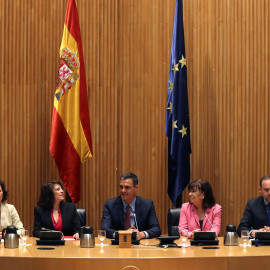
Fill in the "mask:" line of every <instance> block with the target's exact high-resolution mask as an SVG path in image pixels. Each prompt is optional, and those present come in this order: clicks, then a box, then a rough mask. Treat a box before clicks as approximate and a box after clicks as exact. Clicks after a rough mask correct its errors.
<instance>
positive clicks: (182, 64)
mask: <svg viewBox="0 0 270 270" xmlns="http://www.w3.org/2000/svg"><path fill="white" fill-rule="evenodd" d="M179 63H180V64H181V68H182V67H183V66H187V59H186V58H185V57H184V55H182V58H181V60H179Z"/></svg>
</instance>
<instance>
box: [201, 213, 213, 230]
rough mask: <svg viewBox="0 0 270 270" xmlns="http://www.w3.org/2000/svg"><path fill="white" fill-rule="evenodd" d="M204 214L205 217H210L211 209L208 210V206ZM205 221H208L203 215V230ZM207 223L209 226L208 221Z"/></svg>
mask: <svg viewBox="0 0 270 270" xmlns="http://www.w3.org/2000/svg"><path fill="white" fill-rule="evenodd" d="M205 214H206V215H207V217H208V218H209V219H210V214H211V211H210V209H209V208H207V209H206V210H205ZM207 222H208V223H209V221H208V219H207V218H206V217H205V216H204V217H203V226H202V229H203V230H204V227H205V225H206V223H207ZM209 225H210V226H211V224H210V223H209ZM211 227H212V226H211Z"/></svg>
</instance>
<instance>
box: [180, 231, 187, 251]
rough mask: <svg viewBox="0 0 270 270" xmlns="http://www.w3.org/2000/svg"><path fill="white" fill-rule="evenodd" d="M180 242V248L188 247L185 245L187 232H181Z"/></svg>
mask: <svg viewBox="0 0 270 270" xmlns="http://www.w3.org/2000/svg"><path fill="white" fill-rule="evenodd" d="M181 240H182V242H183V245H182V247H188V246H187V245H186V240H187V232H183V231H181Z"/></svg>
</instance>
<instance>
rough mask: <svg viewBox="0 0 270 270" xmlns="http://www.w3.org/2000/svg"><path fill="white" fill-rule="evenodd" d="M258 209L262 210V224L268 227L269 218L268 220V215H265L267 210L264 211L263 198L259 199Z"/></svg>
mask: <svg viewBox="0 0 270 270" xmlns="http://www.w3.org/2000/svg"><path fill="white" fill-rule="evenodd" d="M259 203H260V207H258V209H260V208H261V209H262V214H263V216H264V221H265V222H264V224H268V226H269V225H270V224H269V218H268V213H267V209H266V205H265V202H264V198H263V196H261V197H260V201H259Z"/></svg>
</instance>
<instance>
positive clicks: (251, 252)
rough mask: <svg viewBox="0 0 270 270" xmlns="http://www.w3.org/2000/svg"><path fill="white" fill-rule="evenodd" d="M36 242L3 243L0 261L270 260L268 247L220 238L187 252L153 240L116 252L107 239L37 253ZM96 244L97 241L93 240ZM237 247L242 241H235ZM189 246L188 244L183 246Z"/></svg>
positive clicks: (0, 250)
mask: <svg viewBox="0 0 270 270" xmlns="http://www.w3.org/2000/svg"><path fill="white" fill-rule="evenodd" d="M36 240H37V238H34V237H30V238H29V239H27V243H29V244H30V243H31V244H32V245H30V246H27V247H24V246H20V247H19V248H16V249H7V248H4V243H3V242H2V243H1V245H0V256H1V257H35V258H96V259H98V258H202V257H204V258H208V257H247V256H250V257H254V256H270V247H269V246H260V247H255V246H251V247H247V248H244V247H240V246H224V245H223V238H222V237H220V238H219V241H220V244H219V247H220V248H219V249H202V247H196V246H191V247H187V248H167V249H164V248H160V247H158V246H157V244H158V243H159V242H158V240H156V239H149V240H142V241H141V244H140V245H139V246H132V247H131V248H119V246H112V245H111V244H110V243H111V241H110V240H109V239H106V240H105V241H104V243H105V244H108V245H107V246H104V247H103V248H101V247H100V246H95V248H80V241H66V243H65V245H64V246H57V247H54V248H55V249H54V250H38V248H39V247H43V246H37V245H36ZM95 241H96V244H99V243H100V241H99V239H98V238H96V239H95ZM175 243H176V244H182V241H181V240H180V239H179V240H176V241H175ZM239 243H242V240H241V239H239ZM186 244H189V241H187V242H186Z"/></svg>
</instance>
